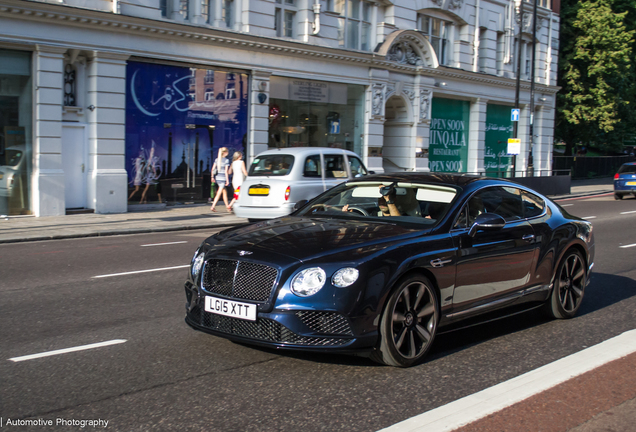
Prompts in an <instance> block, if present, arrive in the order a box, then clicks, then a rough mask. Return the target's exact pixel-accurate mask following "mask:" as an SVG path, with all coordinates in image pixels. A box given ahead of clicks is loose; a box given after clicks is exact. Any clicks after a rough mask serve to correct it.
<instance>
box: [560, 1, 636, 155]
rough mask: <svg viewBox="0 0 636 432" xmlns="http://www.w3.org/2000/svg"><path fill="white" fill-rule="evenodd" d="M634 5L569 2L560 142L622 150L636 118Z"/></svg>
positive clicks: (564, 22)
mask: <svg viewBox="0 0 636 432" xmlns="http://www.w3.org/2000/svg"><path fill="white" fill-rule="evenodd" d="M634 6H636V0H614V1H610V0H588V1H580V2H577V1H574V0H565V1H564V2H563V4H562V13H561V18H562V27H561V41H563V43H562V45H561V47H560V58H559V85H561V86H562V90H561V93H560V94H559V99H558V101H559V104H558V107H557V123H556V133H555V135H556V137H557V139H561V140H563V141H564V142H566V143H567V146H568V149H567V150H566V154H567V153H568V150H569V149H571V148H572V146H573V145H574V144H576V143H578V142H582V143H584V144H586V145H589V144H594V145H595V147H597V148H599V149H601V150H603V151H616V150H619V149H620V146H621V143H622V140H623V137H624V136H625V135H626V134H629V133H630V131H632V130H633V128H634V123H633V120H634V119H636V113H635V110H636V79H635V78H636V74H635V70H634V69H635V68H634V67H633V62H634V60H635V56H634V52H635V51H634V44H635V42H634V41H635V33H636V31H635V29H634V26H635V24H634V21H635V20H636V15H634V11H635V8H634Z"/></svg>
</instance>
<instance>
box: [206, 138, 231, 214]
mask: <svg viewBox="0 0 636 432" xmlns="http://www.w3.org/2000/svg"><path fill="white" fill-rule="evenodd" d="M229 153H230V152H229V151H228V149H227V147H221V148H220V149H219V156H218V157H217V158H216V160H215V161H214V165H212V173H213V174H214V172H215V171H216V175H215V176H213V177H212V178H213V179H214V180H215V181H216V184H217V185H218V186H219V189H218V190H217V191H216V196H215V197H214V202H212V207H210V210H212V211H213V212H215V211H216V208H215V207H216V203H217V202H218V201H219V199H220V198H221V195H223V202H224V203H225V207H226V208H227V210H228V211H231V210H232V208H231V207H230V206H229V205H228V203H227V191H226V190H225V186H226V185H228V184H229V183H230V181H229V177H230V160H229V159H228V158H227V155H228V154H229Z"/></svg>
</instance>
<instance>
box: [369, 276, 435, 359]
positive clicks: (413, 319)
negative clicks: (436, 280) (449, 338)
mask: <svg viewBox="0 0 636 432" xmlns="http://www.w3.org/2000/svg"><path fill="white" fill-rule="evenodd" d="M438 318H439V302H438V300H437V296H436V294H435V290H434V289H433V284H432V283H431V282H430V281H429V280H428V279H427V278H426V277H424V276H419V275H418V276H411V277H409V278H407V279H405V280H403V281H402V282H401V283H400V284H399V285H398V288H397V289H396V290H395V291H393V293H392V294H391V297H390V298H389V301H388V302H387V304H386V306H385V307H384V311H383V314H382V320H381V321H380V341H379V343H378V346H377V347H376V350H375V351H374V352H373V354H372V355H371V358H372V359H373V360H375V361H377V362H379V363H384V364H386V365H389V366H398V367H408V366H412V365H414V364H416V363H418V362H419V361H420V360H422V358H424V356H425V355H426V353H427V352H428V350H429V349H430V347H431V345H432V344H433V340H434V339H435V333H436V331H437V322H438Z"/></svg>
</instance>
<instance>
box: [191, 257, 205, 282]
mask: <svg viewBox="0 0 636 432" xmlns="http://www.w3.org/2000/svg"><path fill="white" fill-rule="evenodd" d="M204 259H205V252H201V253H200V254H198V255H196V256H195V258H194V259H193V260H192V279H196V277H197V276H198V275H199V273H200V272H201V268H202V267H203V261H204Z"/></svg>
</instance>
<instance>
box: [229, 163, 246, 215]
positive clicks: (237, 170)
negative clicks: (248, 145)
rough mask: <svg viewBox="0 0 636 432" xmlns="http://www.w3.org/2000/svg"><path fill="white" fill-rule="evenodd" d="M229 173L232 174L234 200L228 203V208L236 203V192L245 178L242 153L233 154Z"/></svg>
mask: <svg viewBox="0 0 636 432" xmlns="http://www.w3.org/2000/svg"><path fill="white" fill-rule="evenodd" d="M231 171H232V172H233V173H234V174H233V177H232V187H233V188H234V198H233V199H232V202H231V203H230V208H232V206H233V205H234V203H235V202H236V190H237V189H238V188H239V187H240V186H241V185H242V184H243V180H245V177H247V169H246V168H245V162H244V161H243V153H241V152H240V151H237V152H234V156H233V157H232V168H231Z"/></svg>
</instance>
